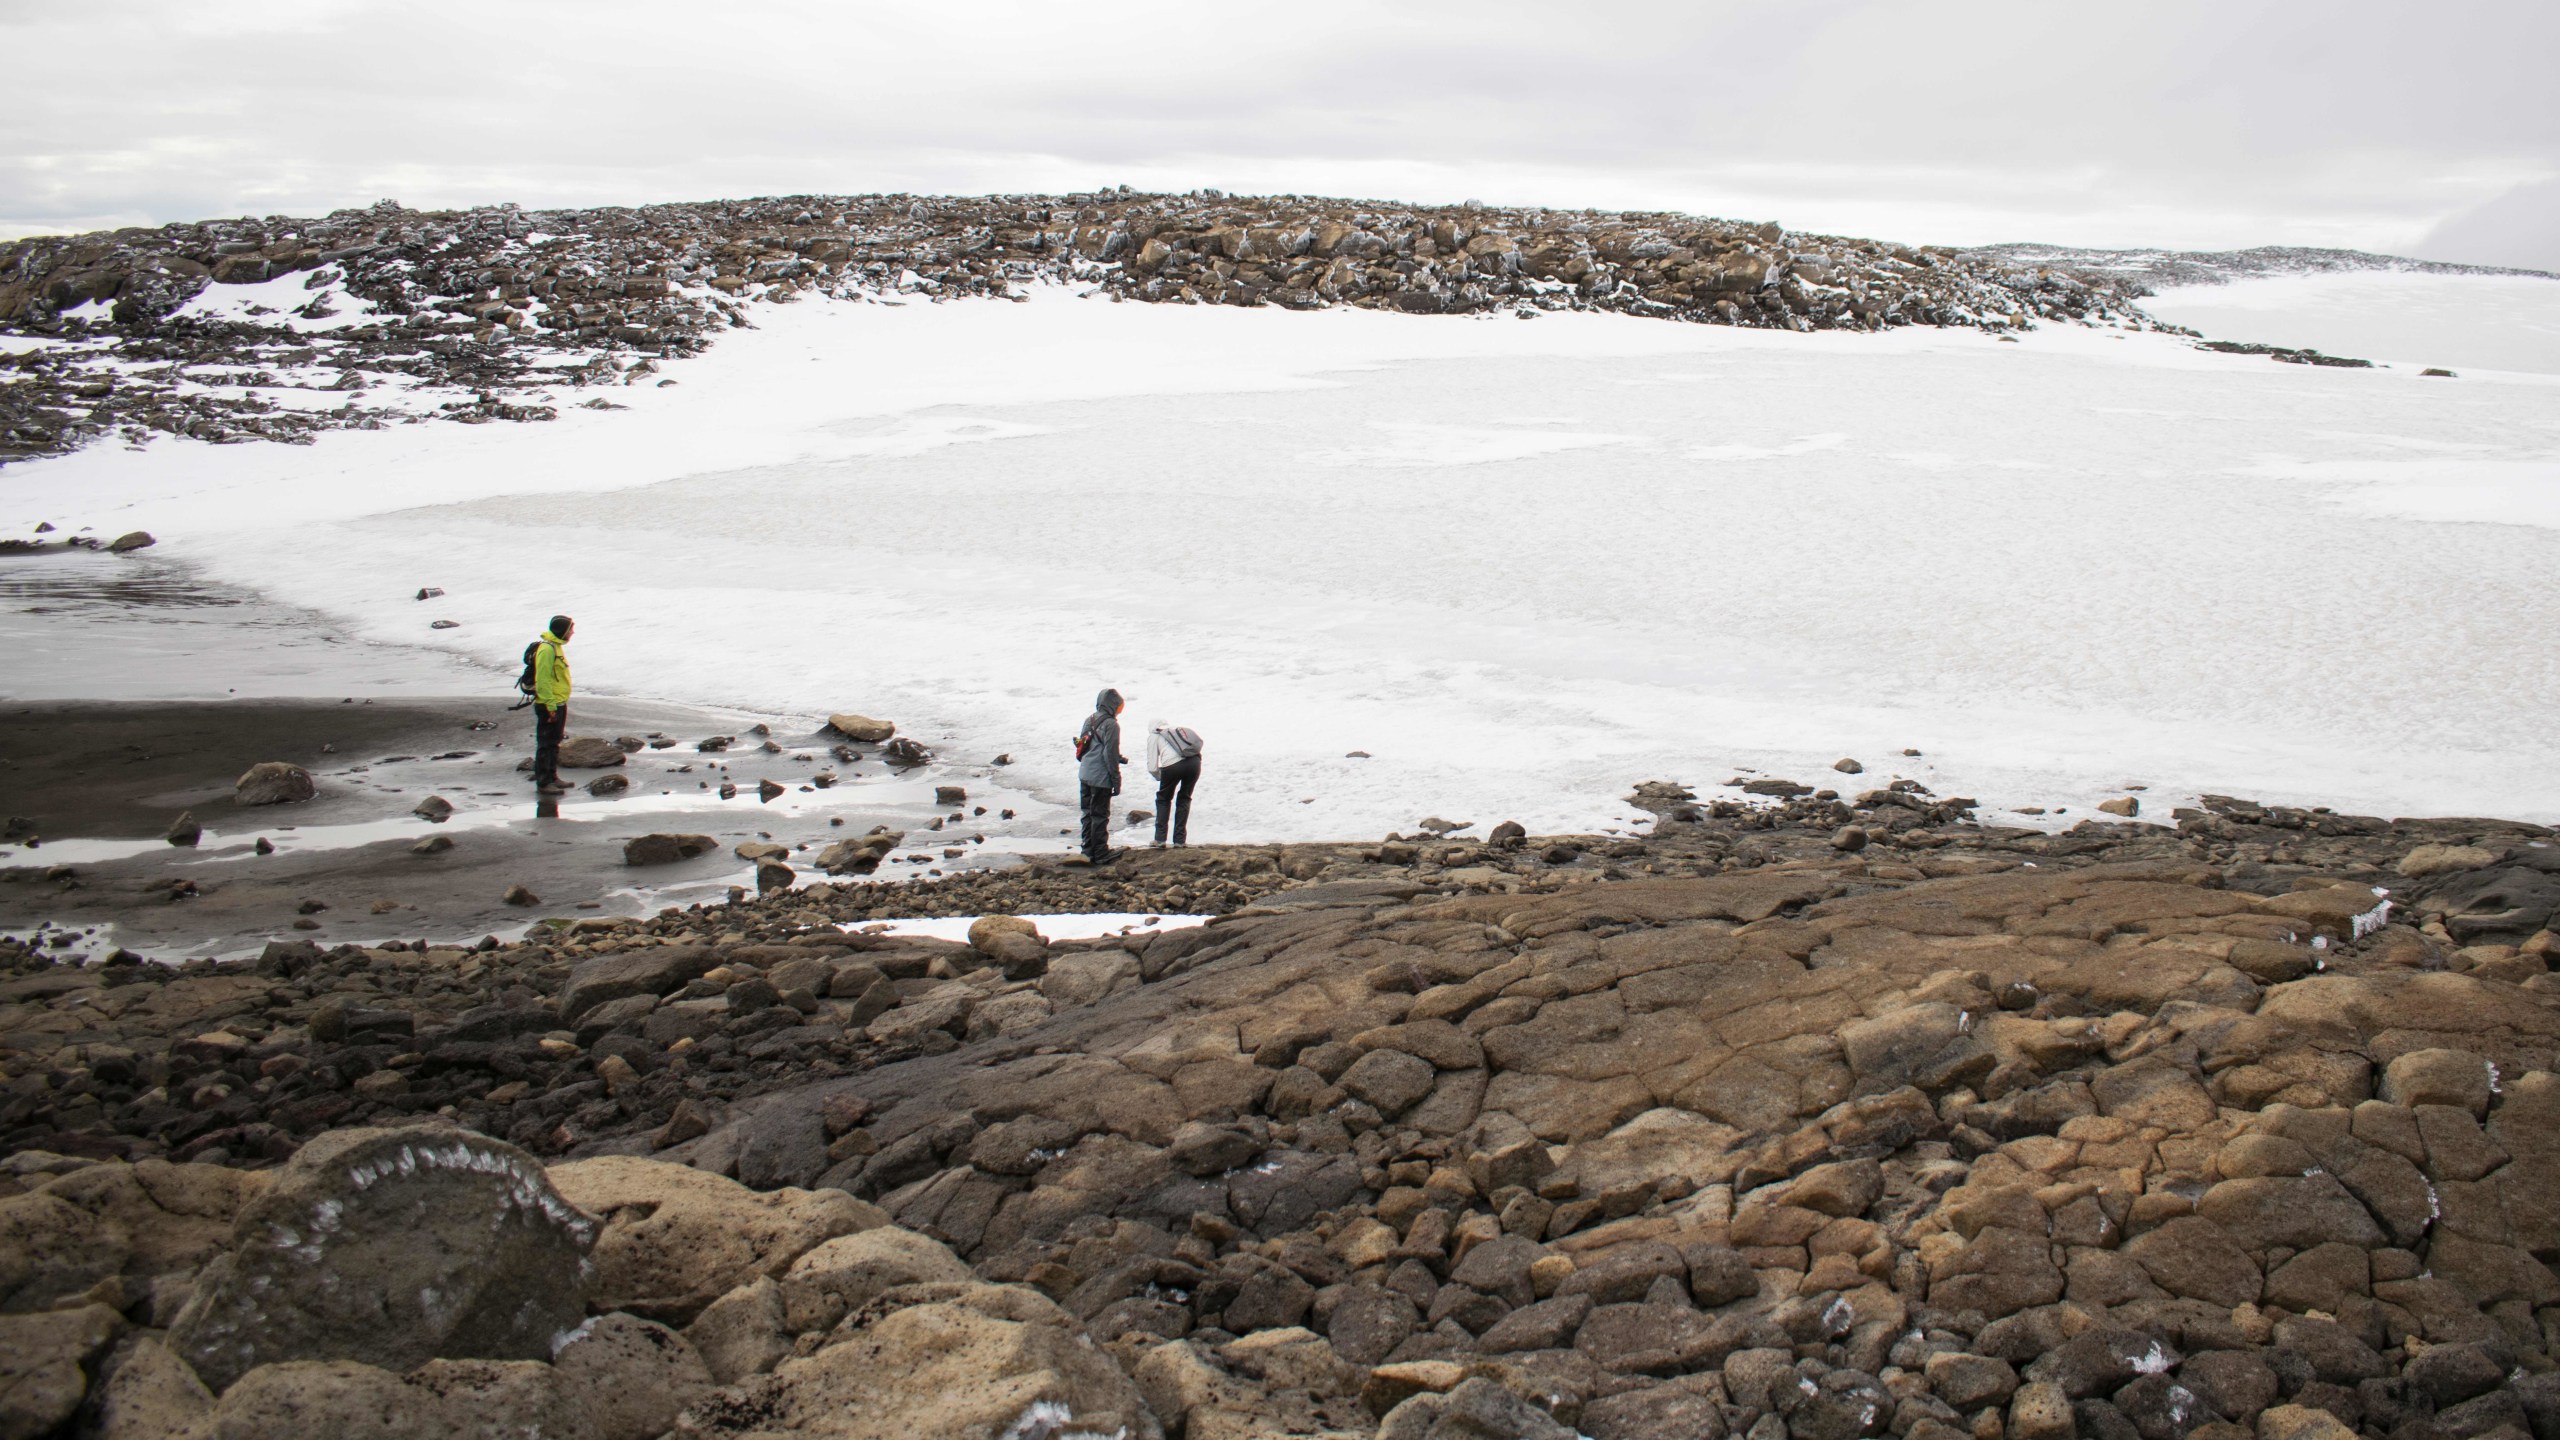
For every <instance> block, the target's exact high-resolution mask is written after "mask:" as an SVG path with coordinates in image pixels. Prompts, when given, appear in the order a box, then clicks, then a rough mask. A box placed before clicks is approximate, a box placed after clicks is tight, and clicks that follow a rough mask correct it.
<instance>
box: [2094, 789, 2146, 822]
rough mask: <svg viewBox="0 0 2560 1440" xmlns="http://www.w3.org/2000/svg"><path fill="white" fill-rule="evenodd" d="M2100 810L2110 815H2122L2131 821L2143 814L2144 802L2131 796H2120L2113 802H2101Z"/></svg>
mask: <svg viewBox="0 0 2560 1440" xmlns="http://www.w3.org/2000/svg"><path fill="white" fill-rule="evenodd" d="M2098 809H2099V810H2100V811H2102V812H2104V813H2106V814H2109V815H2121V816H2123V817H2125V818H2126V819H2131V818H2133V817H2134V816H2136V815H2139V814H2141V813H2142V802H2141V801H2139V800H2136V799H2135V798H2133V797H2132V796H2130V795H2119V796H2117V797H2116V798H2114V799H2113V800H2101V801H2099V802H2098Z"/></svg>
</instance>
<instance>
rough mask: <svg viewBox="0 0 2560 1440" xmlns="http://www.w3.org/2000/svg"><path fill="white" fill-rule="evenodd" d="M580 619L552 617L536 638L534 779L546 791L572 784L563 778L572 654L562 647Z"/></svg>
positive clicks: (555, 791)
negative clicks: (537, 638)
mask: <svg viewBox="0 0 2560 1440" xmlns="http://www.w3.org/2000/svg"><path fill="white" fill-rule="evenodd" d="M576 628H577V622H576V621H574V620H572V619H570V618H569V617H568V616H566V615H554V616H552V617H551V628H550V629H549V630H546V631H544V632H543V635H542V638H541V639H539V640H536V641H535V642H533V644H534V650H533V783H534V788H536V789H538V790H540V791H541V792H542V793H543V794H545V795H558V794H560V793H561V792H563V791H565V790H567V789H568V788H569V787H568V785H567V784H566V783H565V782H564V781H562V780H561V778H560V741H561V740H562V739H563V738H564V737H566V736H567V735H568V733H569V657H568V656H567V655H565V654H563V653H562V652H561V647H562V646H564V645H566V644H568V643H569V632H571V631H572V630H575V629H576Z"/></svg>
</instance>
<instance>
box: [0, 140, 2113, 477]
mask: <svg viewBox="0 0 2560 1440" xmlns="http://www.w3.org/2000/svg"><path fill="white" fill-rule="evenodd" d="M295 277H300V278H299V279H296V278H295ZM1042 283H1062V284H1070V285H1075V286H1077V287H1079V288H1082V289H1085V290H1088V291H1098V292H1101V293H1104V294H1107V295H1109V296H1110V297H1111V298H1114V299H1125V300H1136V301H1155V302H1169V303H1191V304H1228V305H1245V306H1253V305H1281V306H1287V307H1291V308H1297V309H1309V308H1316V307H1321V306H1327V305H1361V306H1370V307H1378V308H1389V309H1396V310H1403V311H1411V312H1417V313H1431V314H1438V313H1453V314H1471V313H1472V314H1480V313H1485V312H1489V311H1502V310H1508V311H1514V312H1517V313H1520V314H1525V315H1534V314H1537V313H1539V312H1541V311H1549V310H1587V309H1597V310H1610V311H1617V312H1621V313H1626V314H1636V315H1649V316H1658V317H1662V318H1666V319H1679V320H1690V321H1700V322H1707V323H1716V324H1730V325H1756V326H1774V327H1781V328H1789V329H1800V330H1811V329H1829V328H1852V329H1881V328H1885V327H1889V326H1896V325H1920V324H1926V325H1963V326H1974V327H1979V328H1983V329H1987V330H1994V331H2006V330H2012V329H2017V328H2023V327H2026V326H2030V325H2033V324H2035V323H2037V322H2039V321H2061V320H2071V321H2084V322H2092V323H2095V322H2108V323H2115V324H2121V325H2127V326H2133V327H2137V328H2150V327H2151V326H2152V324H2153V322H2151V321H2150V320H2149V319H2148V317H2146V316H2144V315H2143V313H2142V312H2141V310H2140V309H2139V308H2137V307H2136V306H2135V305H2134V303H2133V298H2134V296H2135V295H2137V294H2138V293H2139V290H2138V288H2137V287H2135V286H2132V285H2130V284H2128V283H2126V282H2125V281H2123V280H2121V279H2118V278H2115V277H2113V276H2108V275H2104V274H2095V273H2088V272H2084V271H2082V270H2080V269H2076V268H2073V267H2068V266H2056V265H2045V264H2036V263H2030V262H2027V261H2022V260H2019V259H2015V258H2010V257H2004V256H1995V255H1991V254H1989V253H1987V252H1970V253H1968V252H1958V251H1953V250H1949V249H1945V248H1943V247H1935V246H1930V247H1911V246H1904V245H1895V244H1886V243H1880V242H1877V241H1872V240H1857V239H1846V238H1841V237H1836V236H1824V235H1809V234H1797V233H1792V232H1789V231H1787V230H1785V229H1783V228H1782V227H1780V226H1778V225H1776V224H1745V223H1740V222H1735V221H1729V220H1716V219H1706V218H1701V217H1697V216H1691V215H1680V214H1647V213H1625V214H1621V213H1610V212H1590V211H1562V210H1533V209H1500V208H1488V207H1482V206H1475V205H1467V206H1449V207H1436V208H1434V207H1415V206H1405V205H1396V204H1387V203H1375V202H1362V201H1349V200H1337V199H1323V198H1311V197H1303V196H1263V197H1246V196H1234V197H1230V196H1226V195H1222V194H1220V193H1218V192H1216V191H1198V192H1193V193H1190V194H1183V195H1144V194H1136V193H1133V192H1131V191H1129V190H1127V189H1125V188H1122V189H1118V190H1105V191H1099V192H1094V193H1090V194H1082V195H1031V196H1023V195H1015V196H999V197H983V198H971V197H935V196H909V195H860V196H814V195H804V196H787V197H780V198H773V199H762V200H751V201H740V202H705V203H696V204H673V205H654V206H646V207H641V208H637V209H598V210H558V211H528V210H522V209H519V208H517V207H514V206H498V207H491V208H484V209H478V210H470V211H459V212H447V211H432V212H431V211H416V210H408V209H404V208H402V207H401V206H399V205H398V204H396V203H394V202H391V201H384V202H381V203H379V204H376V205H373V206H371V207H368V208H365V209H350V210H340V211H336V212H333V213H331V214H329V215H326V216H322V217H316V218H296V217H290V216H269V217H266V218H263V219H238V220H217V221H206V222H201V223H195V224H178V225H165V226H160V227H157V228H137V229H126V230H117V231H110V232H102V233H98V234H90V235H78V236H45V237H37V238H31V239H24V240H18V241H14V242H9V243H7V244H0V334H11V335H21V336H30V337H35V338H37V339H39V340H40V341H42V342H45V343H41V344H38V345H36V346H33V347H31V348H26V349H17V350H13V351H12V352H11V353H7V354H0V366H4V367H6V368H7V369H8V370H9V371H10V372H11V373H10V374H9V375H8V376H7V378H6V383H0V463H6V462H7V461H9V460H11V459H18V458H25V457H28V456H33V455H47V454H59V453H63V452H66V451H69V450H72V449H76V448H78V447H79V446H81V445H83V444H87V443H91V442H94V441H97V440H101V439H103V438H106V437H109V436H115V437H118V438H121V439H123V440H124V441H126V442H127V443H135V444H139V443H145V442H147V441H148V440H149V439H150V438H151V437H152V436H153V435H154V434H155V433H166V434H179V435H185V436H189V437H192V438H195V439H198V440H204V441H208V442H213V443H233V442H240V441H249V440H277V441H285V442H289V443H290V442H298V441H306V440H308V439H309V438H310V436H311V435H313V434H314V433H316V432H318V431H321V430H326V429H333V428H343V427H368V428H369V427H379V426H382V425H386V424H398V423H409V422H413V421H420V420H426V419H437V418H441V419H453V420H460V421H463V422H466V423H482V422H487V421H492V420H508V421H532V420H546V419H551V418H553V417H555V416H556V415H557V413H558V406H559V405H560V404H562V403H571V402H569V401H567V400H565V399H564V398H563V396H564V393H565V392H574V391H577V390H582V389H586V390H593V391H595V392H596V393H593V394H591V395H590V396H589V398H587V399H584V400H582V401H577V402H574V403H579V404H584V405H587V406H590V407H599V408H611V406H612V404H613V402H612V401H611V400H609V399H607V398H605V395H606V394H607V393H609V387H612V386H616V385H630V384H636V383H641V382H642V381H643V379H644V377H649V376H656V375H659V373H660V370H661V364H662V362H666V361H672V360H675V359H678V358H681V357H684V356H689V355H693V354H696V353H699V351H700V350H701V349H702V348H703V347H704V346H705V345H707V344H709V343H710V342H711V341H712V340H713V339H714V338H716V336H717V335H718V334H719V332H720V331H722V330H725V329H728V328H731V327H734V326H742V325H747V324H750V323H752V322H751V320H750V315H751V313H752V311H751V307H752V306H753V305H754V304H755V303H757V302H765V303H779V302H787V301H790V300H792V299H795V298H798V297H799V296H802V295H805V294H809V293H812V292H817V293H824V294H829V295H837V296H862V297H867V298H874V299H882V300H889V301H896V302H899V303H903V302H904V300H905V299H908V298H915V299H945V298H952V297H959V296H1016V297H1018V296H1019V295H1020V293H1021V292H1022V291H1023V290H1024V289H1025V287H1028V286H1032V285H1036V284H1042ZM248 286H255V287H261V288H260V289H259V290H258V291H257V292H256V293H257V295H258V296H259V302H258V303H256V304H252V305H246V306H237V307H227V308H225V309H224V310H223V311H221V312H220V313H213V314H207V313H201V312H200V310H199V311H190V310H189V309H188V302H190V301H192V300H195V299H196V298H197V297H199V296H200V295H203V294H204V293H205V292H206V291H207V290H209V289H217V288H228V287H248ZM241 293H243V294H247V293H248V292H246V291H243V292H241ZM660 383H664V377H663V376H661V377H660Z"/></svg>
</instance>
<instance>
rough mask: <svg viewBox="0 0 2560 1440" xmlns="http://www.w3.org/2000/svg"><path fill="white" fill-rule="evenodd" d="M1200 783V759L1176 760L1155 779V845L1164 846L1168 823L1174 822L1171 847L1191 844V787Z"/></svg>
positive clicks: (1197, 757)
mask: <svg viewBox="0 0 2560 1440" xmlns="http://www.w3.org/2000/svg"><path fill="white" fill-rule="evenodd" d="M1199 783H1200V757H1199V756H1197V755H1194V756H1192V757H1191V758H1190V759H1188V760H1178V761H1175V762H1174V763H1173V764H1171V765H1167V766H1166V767H1164V769H1163V770H1162V771H1160V772H1159V773H1158V774H1157V775H1156V843H1157V844H1159V845H1161V844H1163V843H1164V826H1165V821H1166V820H1167V819H1171V820H1172V822H1173V843H1174V844H1176V845H1184V844H1188V843H1190V835H1191V787H1193V786H1195V785H1197V784H1199Z"/></svg>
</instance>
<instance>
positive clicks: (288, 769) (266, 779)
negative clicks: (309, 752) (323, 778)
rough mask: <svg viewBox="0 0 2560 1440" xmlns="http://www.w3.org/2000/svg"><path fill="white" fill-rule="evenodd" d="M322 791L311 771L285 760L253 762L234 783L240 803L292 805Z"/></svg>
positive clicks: (233, 796) (235, 801)
mask: <svg viewBox="0 0 2560 1440" xmlns="http://www.w3.org/2000/svg"><path fill="white" fill-rule="evenodd" d="M319 793H320V787H319V786H318V785H316V784H314V783H313V781H312V779H311V772H310V771H308V770H305V769H303V768H302V767H301V766H299V765H288V764H286V763H285V762H283V761H281V760H268V761H264V762H262V763H260V764H256V765H252V766H250V767H249V768H248V769H247V770H245V771H243V772H242V773H241V776H240V778H239V779H238V780H237V781H235V782H233V784H232V787H231V799H232V803H233V804H236V805H292V804H297V803H299V802H301V801H304V800H308V799H310V798H311V797H312V796H314V795H317V794H319Z"/></svg>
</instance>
